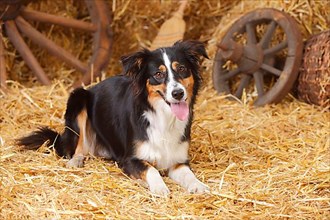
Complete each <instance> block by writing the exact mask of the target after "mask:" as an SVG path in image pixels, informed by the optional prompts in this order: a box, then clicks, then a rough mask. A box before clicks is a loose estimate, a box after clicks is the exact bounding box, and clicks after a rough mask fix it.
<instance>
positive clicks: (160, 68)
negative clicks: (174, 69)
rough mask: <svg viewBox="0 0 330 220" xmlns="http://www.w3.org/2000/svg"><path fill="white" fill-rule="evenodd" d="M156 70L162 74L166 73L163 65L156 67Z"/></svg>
mask: <svg viewBox="0 0 330 220" xmlns="http://www.w3.org/2000/svg"><path fill="white" fill-rule="evenodd" d="M158 69H159V70H160V71H161V72H162V73H165V72H166V66H165V65H160V66H159V67H158Z"/></svg>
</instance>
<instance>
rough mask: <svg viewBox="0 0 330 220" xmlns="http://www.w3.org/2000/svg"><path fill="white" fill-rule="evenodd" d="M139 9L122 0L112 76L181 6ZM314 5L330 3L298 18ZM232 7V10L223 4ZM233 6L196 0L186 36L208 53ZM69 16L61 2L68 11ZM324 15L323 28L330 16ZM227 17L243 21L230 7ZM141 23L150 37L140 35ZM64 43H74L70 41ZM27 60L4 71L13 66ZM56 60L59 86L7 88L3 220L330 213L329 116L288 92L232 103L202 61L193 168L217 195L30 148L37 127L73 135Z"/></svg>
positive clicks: (0, 119)
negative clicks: (155, 192)
mask: <svg viewBox="0 0 330 220" xmlns="http://www.w3.org/2000/svg"><path fill="white" fill-rule="evenodd" d="M53 2H54V4H53ZM62 2H63V1H41V2H40V3H39V5H37V6H38V7H39V6H40V7H41V6H42V7H47V9H49V10H52V9H54V10H58V11H60V10H59V8H60V7H62V6H63V3H62ZM132 2H133V1H113V2H112V4H113V7H114V8H115V11H114V18H115V19H114V24H113V25H114V30H115V31H117V32H118V36H117V37H116V45H115V47H114V56H113V59H112V60H111V63H112V64H113V65H114V66H113V67H111V68H110V71H109V72H108V73H107V75H113V74H116V73H117V71H114V70H115V69H119V64H118V59H117V58H118V57H119V55H123V54H126V52H130V51H133V50H135V49H137V48H138V47H139V46H140V45H148V44H149V43H150V42H149V41H151V40H152V39H153V38H152V36H154V35H155V34H156V33H157V27H159V26H160V24H161V23H162V21H164V20H166V18H168V16H170V9H173V8H174V6H173V4H171V2H168V1H162V3H161V7H160V6H159V5H158V1H157V2H156V3H155V2H154V1H148V2H150V4H145V2H144V3H143V1H137V2H135V1H134V3H132ZM198 2H200V1H198ZM225 2H227V1H225ZM228 2H230V1H228ZM263 2H264V1H255V4H258V5H262V4H263ZM271 2H273V4H275V3H277V2H278V1H271ZM56 3H58V6H54V5H55V4H56ZM61 3H62V4H61ZM305 3H306V4H309V5H312V4H314V6H313V7H312V11H315V10H316V9H317V10H320V11H321V10H323V9H324V8H326V6H322V7H321V6H320V5H322V4H321V3H322V2H321V3H320V2H316V1H315V2H314V1H310V2H309V3H308V2H307V1H300V4H298V5H300V6H301V7H300V9H299V10H300V11H301V10H303V11H304V10H307V9H306V8H304V7H303V6H302V5H306V4H305ZM36 4H37V3H36ZM44 4H45V5H44ZM224 5H225V6H226V7H227V8H225V9H224V8H222V6H224ZM250 5H253V4H251V3H249V4H247V1H245V3H244V2H243V3H240V4H238V6H235V8H232V10H235V9H236V10H237V7H238V8H240V10H239V12H238V13H237V14H236V15H235V17H236V18H237V17H238V16H240V15H242V14H243V12H246V11H248V10H249V7H251V6H250ZM315 5H316V6H315ZM50 6H54V7H50ZM231 6H232V5H231V4H230V3H228V4H227V3H226V4H225V3H222V2H221V4H219V3H218V1H210V2H209V1H203V2H202V4H201V5H200V6H199V5H198V4H197V1H193V2H192V4H191V6H190V9H188V11H187V15H186V16H187V17H186V19H187V20H186V21H187V29H188V31H187V35H186V37H187V38H188V37H189V38H190V37H192V38H194V39H198V38H199V39H203V40H210V41H209V47H208V52H209V53H210V57H213V54H214V53H213V52H214V50H213V49H212V43H213V42H215V41H216V38H217V37H218V34H217V33H218V32H219V31H220V30H219V27H218V26H217V25H218V23H220V24H224V23H223V22H224V21H221V22H220V21H219V20H220V18H221V16H223V15H224V14H225V12H226V11H228V10H229V11H230V9H231ZM141 8H142V9H143V10H142V9H141ZM70 10H72V8H71V9H70V8H69V9H65V7H63V12H65V13H67V11H70ZM73 11H74V10H73ZM300 11H299V12H300ZM307 11H309V10H307ZM148 13H150V16H149V14H148ZM302 14H303V15H306V13H302ZM320 14H321V15H320V16H316V18H317V19H314V20H313V22H314V23H315V22H316V23H317V22H319V21H322V19H320V17H321V18H326V16H323V17H322V13H320ZM133 15H134V16H133ZM160 15H161V16H160ZM188 15H189V16H188ZM213 16H215V17H213ZM227 16H228V17H229V16H234V15H233V13H232V12H230V13H228V15H227ZM149 18H150V20H149ZM217 19H218V20H217ZM227 21H228V20H227ZM121 22H123V23H121ZM138 22H139V23H138ZM141 24H146V25H147V26H146V27H147V30H152V31H150V32H149V31H144V30H146V29H143V30H141ZM120 25H124V26H120ZM328 26H329V25H328ZM328 26H327V28H329V27H328ZM123 27H126V28H125V29H124V30H123ZM224 27H225V25H224V26H223V29H224ZM125 31H126V32H127V34H124V32H125ZM222 31H223V30H222ZM132 33H134V34H132ZM58 34H62V32H58ZM153 34H154V35H153ZM73 37H74V35H73ZM63 39H70V37H68V36H65V35H63ZM138 40H141V42H140V43H138ZM128 43H129V45H130V46H129V48H127V44H128ZM81 44H82V46H84V45H86V43H85V42H82V43H81ZM8 45H9V44H8ZM83 53H85V51H84V50H82V54H83ZM212 53H213V54H212ZM11 62H13V63H11ZM16 62H17V63H16ZM19 62H21V61H16V60H14V61H9V64H10V65H8V64H6V65H7V67H13V66H16V65H17V64H18V63H19ZM49 63H51V62H49V61H48V62H46V61H45V64H49ZM11 65H13V66H11ZM57 65H58V64H57V63H54V66H53V63H52V65H48V66H49V68H51V69H52V68H53V70H52V71H55V72H54V76H56V77H57V76H58V77H57V78H58V79H59V80H55V81H54V84H53V85H52V86H51V87H44V86H35V87H33V88H29V87H30V86H31V85H36V83H34V82H33V78H29V79H28V80H27V81H26V82H22V83H21V84H20V83H18V82H16V81H11V82H10V83H9V88H8V92H7V93H6V94H5V93H3V92H2V91H1V90H0V106H1V108H0V131H1V133H0V178H1V192H0V195H1V197H0V210H1V211H0V218H1V219H92V218H95V219H99V218H100V219H214V218H220V219H250V218H253V219H287V218H295V219H327V217H328V216H329V215H330V208H329V207H330V156H329V155H330V135H329V133H330V111H329V109H327V108H322V107H317V106H313V105H308V104H306V103H302V102H300V101H298V100H296V99H295V98H293V97H290V96H289V97H287V98H286V99H285V100H283V101H282V102H281V103H280V104H278V105H269V106H265V107H259V108H255V107H252V106H250V105H249V100H245V99H243V101H240V102H232V101H228V100H227V99H226V97H225V96H219V95H217V94H216V92H215V91H214V89H213V88H212V85H211V84H212V82H211V80H210V75H211V69H212V60H209V61H206V62H205V63H204V65H205V69H206V71H205V73H204V74H203V75H204V85H203V88H202V90H201V91H200V95H199V97H198V100H197V104H196V108H195V110H196V111H195V120H194V122H193V127H192V146H191V149H190V155H191V159H192V168H193V170H194V171H195V173H196V175H197V176H198V177H199V178H200V179H201V180H203V181H204V182H205V183H206V184H208V185H209V186H210V188H211V192H210V193H209V194H205V195H190V194H187V193H186V192H185V190H184V189H183V188H181V187H179V186H178V185H177V184H174V183H173V182H172V181H171V180H170V179H169V178H167V177H165V178H164V179H165V182H166V184H167V185H168V186H169V189H170V190H171V195H170V197H169V198H155V197H153V196H152V195H151V194H150V193H149V190H148V189H145V188H144V187H143V184H141V183H140V182H139V181H135V180H131V179H129V178H128V177H126V176H125V175H124V174H123V173H122V172H121V170H120V169H119V168H118V167H117V165H116V164H115V163H114V162H111V161H105V160H102V159H98V158H92V157H90V158H89V159H88V160H87V161H86V166H85V168H83V169H67V168H65V163H66V162H67V160H65V159H62V158H58V157H57V156H56V155H54V153H53V152H50V153H48V154H46V153H44V152H43V151H44V150H45V148H43V149H41V150H39V151H37V152H33V151H27V152H26V151H20V150H19V148H18V147H17V146H15V143H14V141H13V139H14V138H17V137H20V136H22V135H25V134H27V133H28V132H30V131H32V130H34V129H35V128H36V127H38V126H44V125H45V126H50V127H52V128H54V129H56V130H57V131H62V130H63V128H64V127H63V114H64V111H65V104H66V100H67V97H68V94H69V84H70V82H71V81H72V80H73V78H74V73H73V72H74V71H73V70H71V69H67V68H66V67H65V66H57ZM59 65H62V64H59ZM58 67H59V68H58ZM23 68H24V67H23V65H21V66H20V67H18V66H16V68H13V69H12V68H9V69H10V70H12V71H11V73H12V74H14V73H15V74H16V71H17V73H18V72H22V73H23V72H24V69H23Z"/></svg>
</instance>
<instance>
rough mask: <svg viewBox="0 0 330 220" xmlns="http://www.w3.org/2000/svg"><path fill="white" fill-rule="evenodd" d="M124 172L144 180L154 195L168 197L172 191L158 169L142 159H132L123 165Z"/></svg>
mask: <svg viewBox="0 0 330 220" xmlns="http://www.w3.org/2000/svg"><path fill="white" fill-rule="evenodd" d="M123 170H124V172H125V173H127V174H128V175H129V176H130V177H133V178H136V179H142V180H143V181H145V182H146V183H147V184H148V187H149V189H150V191H151V192H152V193H153V194H156V195H160V196H167V195H168V194H169V193H170V191H169V189H168V188H167V186H166V184H165V182H164V181H163V179H162V177H161V176H160V174H159V172H158V171H157V169H156V168H154V167H153V166H151V165H150V164H149V163H148V162H146V161H143V160H140V159H136V158H134V159H130V160H127V161H125V162H124V163H123Z"/></svg>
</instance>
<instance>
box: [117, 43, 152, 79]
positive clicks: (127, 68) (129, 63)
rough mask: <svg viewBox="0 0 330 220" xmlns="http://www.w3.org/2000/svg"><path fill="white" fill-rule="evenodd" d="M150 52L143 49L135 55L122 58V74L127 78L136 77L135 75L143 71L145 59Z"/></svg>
mask: <svg viewBox="0 0 330 220" xmlns="http://www.w3.org/2000/svg"><path fill="white" fill-rule="evenodd" d="M149 54H150V51H149V50H148V49H143V50H141V51H138V52H136V53H133V54H130V55H127V56H122V57H121V63H122V65H123V72H124V74H125V75H127V76H133V77H136V75H137V74H138V73H139V72H140V71H141V70H142V69H143V67H144V63H145V62H146V59H147V58H148V57H149Z"/></svg>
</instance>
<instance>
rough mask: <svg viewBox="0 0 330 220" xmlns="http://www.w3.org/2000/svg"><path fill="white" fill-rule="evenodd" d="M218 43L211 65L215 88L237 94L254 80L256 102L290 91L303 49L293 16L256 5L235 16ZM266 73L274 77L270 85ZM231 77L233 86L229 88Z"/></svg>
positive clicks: (278, 98) (270, 100)
mask: <svg viewBox="0 0 330 220" xmlns="http://www.w3.org/2000/svg"><path fill="white" fill-rule="evenodd" d="M218 47H219V49H218V51H217V53H216V56H215V60H214V66H213V84H214V87H215V89H216V90H217V91H218V92H219V93H226V94H230V93H231V94H233V95H235V96H236V97H237V98H241V96H242V93H243V91H244V89H245V88H247V87H248V86H249V84H250V82H251V81H254V83H255V87H256V91H257V94H258V98H257V99H256V100H255V101H254V105H256V106H261V105H265V104H269V103H278V102H280V101H281V100H282V99H283V98H284V96H285V95H286V94H287V93H288V92H289V91H290V89H291V88H292V86H293V84H294V82H295V80H296V78H297V75H298V70H299V66H300V63H301V59H302V51H303V43H302V37H301V34H300V31H299V28H298V25H297V24H296V22H295V20H294V19H293V18H291V17H290V16H289V15H287V14H286V13H284V12H281V11H278V10H275V9H268V8H265V9H257V10H255V11H252V12H250V13H248V14H246V15H244V16H243V17H241V18H240V19H239V20H237V21H236V22H235V23H234V24H233V25H232V27H231V28H230V29H229V30H228V31H227V33H226V34H225V36H224V37H223V39H222V41H221V42H220V43H219V44H218ZM280 59H281V62H277V61H279V60H280ZM279 64H281V65H279ZM269 76H271V77H273V78H274V79H273V80H272V81H273V82H274V83H273V85H267V83H266V80H265V79H266V77H268V78H269ZM268 78H267V79H268ZM252 79H253V80H252ZM235 80H236V88H232V87H234V86H233V84H234V83H235ZM237 81H238V83H237Z"/></svg>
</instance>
